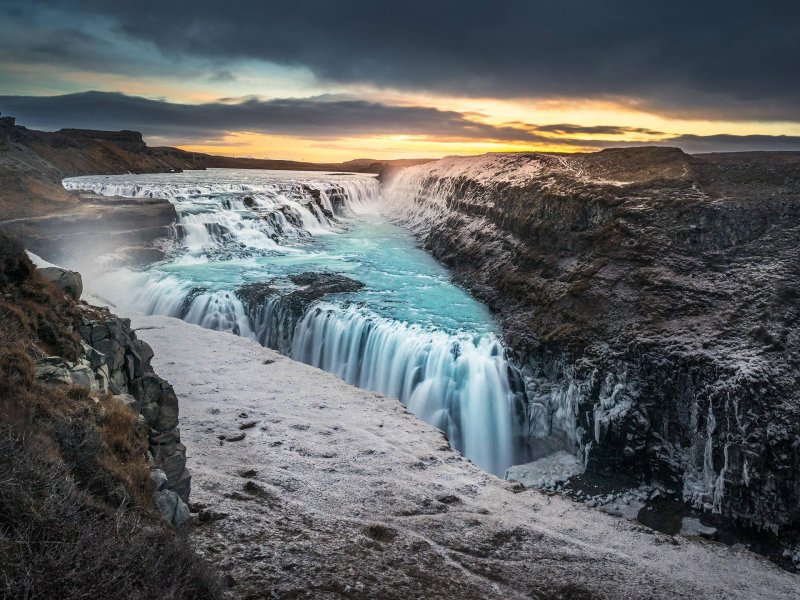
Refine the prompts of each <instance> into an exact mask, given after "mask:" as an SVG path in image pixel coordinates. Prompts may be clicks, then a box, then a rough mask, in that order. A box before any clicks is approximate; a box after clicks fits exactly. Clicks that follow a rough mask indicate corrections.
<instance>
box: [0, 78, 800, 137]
mask: <svg viewBox="0 0 800 600" xmlns="http://www.w3.org/2000/svg"><path fill="white" fill-rule="evenodd" d="M0 111H1V112H2V113H3V114H6V115H14V116H16V117H17V119H18V122H19V123H21V124H24V125H27V126H29V127H32V128H39V129H47V130H55V129H60V128H62V127H84V128H92V129H114V130H117V129H134V130H138V131H142V132H143V133H144V134H145V135H146V136H148V135H149V136H157V137H159V138H161V139H163V138H167V139H169V140H171V143H175V144H180V143H184V144H185V143H192V142H196V141H202V140H212V139H219V138H220V137H221V136H223V135H225V134H227V133H230V132H236V131H239V132H252V133H261V134H267V135H282V136H293V137H300V138H304V137H307V138H314V139H319V138H323V139H324V138H331V139H338V138H352V137H359V136H372V135H381V136H385V135H405V136H415V137H420V138H426V139H434V140H438V141H458V140H464V141H470V140H495V141H501V142H509V143H522V144H537V143H546V144H554V143H558V144H562V145H567V146H569V145H571V146H573V147H575V148H576V149H592V148H606V147H612V146H633V145H641V144H640V143H631V142H624V141H622V142H621V141H610V140H608V139H605V140H604V139H598V138H597V137H596V136H598V135H606V136H610V135H625V134H629V133H638V134H647V135H650V136H660V137H659V140H658V144H659V145H670V146H678V147H681V148H683V149H684V150H686V151H687V152H716V151H736V150H800V137H792V136H766V135H752V136H733V135H714V136H694V135H681V136H668V135H667V134H660V133H659V132H657V131H652V130H649V129H642V128H631V127H622V126H614V125H608V126H593V127H583V126H580V125H572V124H558V125H543V126H539V125H535V124H525V123H515V124H513V125H507V126H497V125H490V124H485V123H478V122H475V121H473V120H471V119H470V118H469V115H465V114H462V113H459V112H455V111H443V110H438V109H435V108H430V107H424V106H392V105H388V104H382V103H376V102H366V101H363V100H351V99H341V98H337V97H324V96H323V97H318V98H302V99H295V98H286V99H274V100H258V99H245V100H241V101H235V100H230V99H226V100H221V101H218V102H212V103H205V104H178V103H174V102H167V101H163V100H152V99H148V98H141V97H138V96H129V95H125V94H120V93H111V92H84V93H79V94H67V95H62V96H0ZM563 134H569V135H571V136H573V137H570V138H563V137H560V136H561V135H563ZM582 135H583V136H593V137H581V136H582Z"/></svg>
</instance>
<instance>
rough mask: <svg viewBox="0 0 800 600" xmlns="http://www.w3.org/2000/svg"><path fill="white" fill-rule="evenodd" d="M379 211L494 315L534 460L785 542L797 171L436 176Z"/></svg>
mask: <svg viewBox="0 0 800 600" xmlns="http://www.w3.org/2000/svg"><path fill="white" fill-rule="evenodd" d="M385 194H386V196H387V198H388V200H387V201H388V204H389V206H390V207H391V208H392V209H393V210H394V211H396V212H395V214H396V216H397V218H398V219H399V220H400V221H401V222H403V223H405V224H406V225H408V226H410V227H411V228H412V229H413V230H414V231H415V232H416V233H417V235H418V236H419V238H420V240H421V242H422V243H423V244H424V246H425V247H426V248H427V249H429V250H430V251H431V252H432V253H433V254H434V255H435V256H436V257H437V258H439V259H440V260H442V261H443V262H444V263H445V264H447V265H448V266H450V267H451V268H452V269H453V271H454V274H455V278H456V279H457V281H459V282H460V283H462V284H463V285H465V286H466V287H467V288H469V289H470V290H471V291H472V292H473V293H475V294H476V295H477V296H478V297H479V298H480V299H482V300H484V301H485V302H487V303H488V304H489V306H490V307H491V308H492V309H494V310H495V311H496V312H497V314H498V316H499V319H500V321H501V324H502V326H503V328H504V331H505V334H506V339H507V341H508V343H509V345H510V346H511V348H513V350H514V351H515V353H516V354H517V358H518V361H519V363H520V364H522V365H524V367H525V368H524V374H525V376H526V381H527V384H528V399H529V407H528V408H529V415H528V417H529V419H530V423H531V425H530V439H531V443H532V445H534V446H535V445H537V444H538V443H540V442H542V443H544V442H545V441H547V440H553V439H560V440H563V447H565V448H566V449H567V450H569V451H571V452H575V453H576V454H577V455H578V456H579V457H581V459H582V460H584V461H585V463H586V466H587V469H588V470H589V472H591V473H595V474H608V475H614V474H619V473H628V474H631V475H633V476H634V477H637V478H644V479H648V480H650V479H653V480H659V481H663V482H665V483H667V484H670V485H673V486H675V487H677V488H678V489H679V490H681V493H682V496H683V497H684V498H685V500H686V501H687V502H689V503H690V504H691V505H692V506H694V507H697V508H699V509H701V510H705V511H707V512H709V513H713V514H715V515H719V516H722V517H724V518H725V519H727V520H728V522H731V523H735V524H738V525H740V526H743V527H746V528H751V529H753V530H761V531H769V532H773V533H779V534H781V535H786V536H789V537H791V535H794V533H796V532H797V531H798V525H799V524H800V512H799V511H800V508H799V507H798V504H797V502H796V498H797V497H798V494H800V379H799V378H798V374H797V364H798V362H799V361H800V332H798V328H797V319H798V316H800V294H798V293H797V290H798V289H800V245H798V243H797V240H798V239H800V157H799V156H798V155H797V154H791V153H752V154H731V155H703V156H689V155H686V154H684V153H682V152H681V151H680V150H677V149H671V148H643V149H619V150H606V151H603V152H599V153H596V154H587V155H571V156H556V155H542V154H516V155H488V156H485V157H471V158H463V159H459V158H452V159H450V158H449V159H444V160H443V161H439V162H437V163H431V164H429V165H423V166H420V167H414V168H411V169H408V170H406V171H405V172H403V173H402V174H400V175H399V176H397V177H396V178H395V179H394V180H393V181H392V182H390V183H389V184H388V187H387V189H386V191H385ZM793 532H794V533H793Z"/></svg>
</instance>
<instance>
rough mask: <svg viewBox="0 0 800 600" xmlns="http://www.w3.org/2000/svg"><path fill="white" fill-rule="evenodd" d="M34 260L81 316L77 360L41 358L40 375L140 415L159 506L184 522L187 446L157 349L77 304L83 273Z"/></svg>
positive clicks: (125, 322)
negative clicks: (157, 368)
mask: <svg viewBox="0 0 800 600" xmlns="http://www.w3.org/2000/svg"><path fill="white" fill-rule="evenodd" d="M4 239H5V240H6V241H7V245H8V246H9V247H11V248H15V247H16V248H19V255H18V256H16V255H14V256H16V259H15V260H17V261H18V262H22V263H27V265H28V266H27V267H26V268H27V269H29V270H31V269H33V268H34V267H33V264H31V263H30V260H29V259H28V258H27V257H25V255H24V253H23V252H22V251H21V247H19V246H16V245H14V244H13V243H12V242H8V240H7V238H4ZM31 257H32V258H33V259H35V260H36V261H37V262H39V263H40V266H39V267H38V268H37V271H38V272H39V274H40V275H42V276H43V277H44V279H45V280H46V281H50V282H51V283H53V284H54V285H55V286H56V287H57V288H58V289H59V290H60V291H61V292H62V293H63V294H65V295H66V296H67V297H68V299H71V300H72V307H73V308H74V310H75V314H76V315H79V316H78V319H79V320H78V322H77V323H76V324H77V327H76V329H77V334H78V335H79V337H80V343H79V350H78V353H77V357H67V358H65V357H62V356H47V357H43V358H40V359H39V360H38V361H37V362H36V364H35V377H36V378H37V379H39V380H42V381H47V382H60V383H65V384H74V385H79V386H81V387H84V388H86V389H87V390H89V391H90V392H92V393H99V394H104V393H108V394H111V395H113V396H114V397H115V398H116V399H118V400H120V401H121V402H123V403H124V404H125V405H127V406H128V407H129V408H130V409H131V410H132V411H133V412H135V413H136V414H137V415H139V418H140V420H141V421H143V422H144V423H145V424H146V425H147V427H148V429H149V432H150V433H149V457H148V458H149V461H150V464H151V468H152V470H153V479H154V480H155V481H156V506H157V507H158V508H159V509H160V510H162V514H163V515H164V517H165V518H166V519H167V520H168V521H170V522H172V523H173V524H175V525H183V524H185V523H186V522H187V521H188V514H189V513H188V508H187V507H186V505H187V503H188V501H189V491H190V486H191V474H190V473H189V470H188V469H187V468H186V447H185V446H184V445H183V444H181V439H180V430H179V429H178V399H177V397H176V396H175V391H174V390H173V389H172V386H171V385H170V384H169V383H168V382H166V381H164V380H163V379H162V378H160V377H159V376H158V375H156V373H155V372H154V371H153V368H152V366H151V365H150V361H151V360H152V358H153V351H152V349H151V348H150V346H149V345H148V344H147V343H145V342H143V341H142V340H139V339H138V338H137V337H136V333H135V332H134V331H132V330H131V327H130V320H129V319H121V318H119V317H117V316H115V315H113V314H112V313H110V312H109V311H108V310H107V309H103V308H97V307H94V306H90V305H88V304H85V303H82V304H78V303H76V302H75V301H76V300H77V299H78V297H79V296H80V275H79V274H78V273H74V272H72V271H68V270H66V269H62V268H61V267H58V266H56V265H51V264H49V263H44V262H43V261H41V259H39V258H38V257H36V256H35V255H31ZM76 286H77V287H76ZM71 327H73V326H71ZM66 335H72V332H71V331H70V332H67V333H66ZM167 508H168V510H167Z"/></svg>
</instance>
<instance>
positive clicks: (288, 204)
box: [64, 170, 528, 475]
mask: <svg viewBox="0 0 800 600" xmlns="http://www.w3.org/2000/svg"><path fill="white" fill-rule="evenodd" d="M64 185H65V187H67V188H68V189H72V190H82V191H91V192H94V193H97V194H102V195H106V196H109V197H115V196H127V197H139V198H166V199H168V200H169V201H170V202H171V203H172V204H173V205H174V206H175V209H176V212H177V215H178V222H177V224H176V225H175V227H174V234H175V240H176V252H175V253H174V255H173V256H172V257H171V261H170V262H169V263H167V264H162V265H158V266H155V267H151V268H150V269H148V270H145V271H139V272H136V271H131V270H125V269H123V270H118V271H114V272H109V273H106V274H105V275H102V276H100V277H99V278H97V279H96V280H94V281H93V282H92V289H93V291H94V292H95V293H97V294H98V295H100V296H101V297H104V298H107V299H108V300H109V301H111V302H112V303H114V304H116V305H118V306H122V307H126V308H130V309H134V310H138V311H141V312H144V313H146V314H162V315H167V316H172V317H176V318H180V319H183V320H185V321H188V322H190V323H194V324H197V325H200V326H202V327H206V328H210V329H215V330H218V331H226V332H230V333H234V334H236V335H241V336H245V337H249V338H251V339H253V340H255V341H257V342H259V343H260V344H262V345H264V346H268V347H270V348H274V349H276V350H278V351H280V352H282V353H284V354H286V355H288V356H290V357H292V358H293V359H295V360H299V361H302V362H305V363H307V364H310V365H313V366H315V367H319V368H321V369H324V370H326V371H329V372H331V373H333V374H335V375H337V376H338V377H340V378H341V379H343V380H344V381H347V382H348V383H351V384H353V385H357V386H359V387H362V388H365V389H370V390H374V391H376V392H379V393H383V394H386V395H388V396H392V397H395V398H398V399H399V400H400V401H401V402H403V403H404V404H405V405H406V406H407V407H408V409H409V410H410V411H412V412H413V413H414V414H416V415H417V416H418V417H420V418H421V419H423V420H425V421H427V422H429V423H431V424H433V425H434V426H436V427H438V428H440V429H441V430H442V431H444V432H445V433H446V435H447V436H448V439H449V441H450V443H451V444H452V446H453V447H454V448H456V449H458V450H460V451H461V452H462V453H463V454H464V455H465V456H466V457H467V458H469V459H471V460H473V461H474V462H475V463H476V464H478V465H479V466H480V467H482V468H484V469H486V470H487V471H490V472H492V473H495V474H498V475H502V474H503V472H504V470H505V469H506V468H507V467H508V466H510V465H512V464H515V463H519V462H524V461H525V460H527V458H528V454H527V446H526V444H525V437H526V430H527V427H528V425H527V422H526V409H525V405H526V390H525V386H524V383H523V381H522V377H521V376H520V374H519V371H518V370H517V369H516V368H515V367H514V366H513V365H512V364H511V363H510V362H509V361H508V360H507V358H506V354H505V349H504V348H503V346H502V344H501V342H500V340H499V338H498V336H497V335H496V334H495V333H494V325H493V324H492V323H491V317H490V315H489V314H488V312H487V311H486V309H485V307H481V306H480V305H478V303H476V302H475V301H474V300H472V299H471V298H469V296H468V295H467V294H465V293H464V292H463V291H461V290H458V289H457V288H455V287H454V286H453V285H452V284H451V283H449V281H448V277H447V274H446V271H444V269H443V268H442V267H441V266H440V265H437V264H436V263H435V262H434V261H432V260H431V259H430V257H429V256H428V255H426V254H425V253H424V252H423V251H421V250H419V249H416V248H415V246H414V244H413V241H412V240H411V239H410V238H409V236H408V235H407V234H405V233H402V232H400V230H396V229H395V230H391V231H389V230H381V231H378V232H376V233H377V235H381V232H382V234H383V235H388V236H390V237H387V238H386V239H385V240H384V241H383V242H380V241H378V242H377V244H376V245H377V247H378V248H380V250H379V251H378V252H379V256H378V257H376V256H374V255H373V254H368V255H364V256H363V257H362V256H360V255H359V256H358V258H356V259H353V258H349V257H351V256H352V255H353V254H356V255H358V253H359V252H362V251H363V249H364V247H365V244H366V245H369V243H370V241H373V239H372V237H371V235H367V236H366V237H364V234H362V237H359V236H355V237H353V238H352V240H353V241H352V244H351V245H350V246H341V245H338V246H337V245H336V243H333V244H331V240H336V239H344V238H345V237H346V236H345V233H346V232H347V231H348V229H347V228H348V227H350V226H351V225H353V224H354V223H353V222H351V221H348V219H349V218H351V217H354V216H357V215H359V214H361V215H367V214H369V213H371V212H372V209H371V206H373V205H374V204H375V201H376V200H377V195H378V183H377V180H376V179H375V178H374V177H370V176H364V175H359V176H355V175H341V174H315V173H302V174H299V173H286V172H283V173H282V172H259V171H256V172H252V171H251V172H245V171H232V170H223V171H219V172H214V171H201V172H190V173H180V174H162V175H128V176H112V177H79V178H72V179H68V180H65V181H64ZM364 218H367V217H362V220H363V219H364ZM385 227H387V226H385ZM369 233H370V234H371V233H373V231H372V230H369ZM391 236H394V237H391ZM398 238H402V240H406V241H404V242H402V243H401V242H398V241H397V240H398ZM326 240H327V241H326ZM323 242H325V243H323ZM386 244H400V246H399V250H397V252H400V253H401V254H399V255H398V254H397V252H396V251H395V247H391V248H388V247H387V245H386ZM403 244H405V245H403ZM387 248H388V249H387ZM372 252H375V249H374V248H372ZM353 260H355V263H352V262H348V261H353ZM375 260H378V261H380V262H377V263H376V262H373V261H375ZM312 261H317V262H312ZM331 261H334V262H335V266H334V268H338V267H339V266H341V267H344V268H345V269H347V268H348V267H349V266H350V265H351V264H355V265H356V267H355V269H356V270H355V271H353V275H354V277H356V278H358V279H364V281H363V282H366V281H368V280H369V272H368V271H367V272H364V271H363V269H365V268H366V269H376V271H375V272H376V273H377V281H376V282H375V287H374V288H370V286H369V285H368V284H367V286H366V287H365V288H364V290H363V291H362V292H350V293H349V294H343V295H339V296H337V295H336V293H335V292H331V293H329V295H327V296H325V297H324V298H323V299H321V300H320V299H319V298H320V296H318V295H317V296H314V295H313V294H312V295H311V296H310V297H311V300H309V301H306V300H303V298H305V297H306V296H304V295H303V294H304V293H305V292H304V291H303V290H305V289H306V288H305V287H304V286H303V285H301V284H295V283H293V281H292V280H291V278H290V277H289V276H290V275H292V274H297V273H298V271H297V268H298V267H295V266H294V265H295V264H301V265H306V264H308V263H309V262H311V263H312V265H313V266H314V267H315V268H317V269H322V270H327V269H328V268H329V265H330V264H331ZM407 261H410V262H407ZM317 265H319V266H317ZM302 268H307V267H305V266H304V267H302ZM251 284H255V285H256V286H257V287H256V288H252V286H251V287H250V288H247V289H250V290H251V295H248V294H247V293H244V292H243V291H242V290H243V289H245V288H243V286H248V285H251ZM258 286H261V287H258ZM240 288H241V289H240ZM252 290H255V291H252ZM407 290H415V291H414V292H409V291H407ZM454 290H455V291H454ZM262 292H263V293H262ZM294 292H298V294H299V295H298V294H295V295H292V294H294ZM331 294H332V295H331ZM414 294H417V295H414ZM436 294H441V299H440V300H439V299H438V298H439V297H438V296H436ZM430 295H433V296H434V297H436V298H437V301H436V302H427V303H426V302H425V297H426V296H430ZM398 307H407V308H406V309H403V310H401V309H400V308H398ZM441 311H450V312H449V313H441ZM440 315H441V316H440ZM409 321H410V322H409Z"/></svg>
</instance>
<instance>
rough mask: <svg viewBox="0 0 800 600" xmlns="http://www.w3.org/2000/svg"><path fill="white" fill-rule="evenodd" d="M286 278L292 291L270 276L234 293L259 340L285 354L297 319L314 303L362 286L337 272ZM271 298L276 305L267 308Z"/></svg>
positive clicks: (302, 274)
mask: <svg viewBox="0 0 800 600" xmlns="http://www.w3.org/2000/svg"><path fill="white" fill-rule="evenodd" d="M289 279H290V281H291V283H292V284H293V285H294V286H297V287H296V288H295V289H292V290H291V291H285V290H281V288H279V287H278V285H277V281H276V280H274V279H272V280H269V281H267V282H261V283H253V284H248V285H245V286H242V287H240V288H239V289H237V290H236V292H235V293H236V295H237V297H239V299H240V300H242V303H243V304H244V305H245V308H246V309H247V312H248V315H249V316H250V319H251V320H252V322H253V324H254V325H255V329H256V331H257V335H258V341H259V343H261V345H263V346H267V347H268V348H273V349H275V350H278V351H280V352H284V353H286V352H288V350H289V348H290V347H291V343H292V339H293V337H294V328H295V326H296V324H297V322H298V321H299V320H300V319H301V318H302V317H303V315H304V314H305V312H306V310H308V308H309V307H310V306H311V305H312V304H313V303H314V302H316V301H318V300H320V299H322V298H324V297H325V296H329V295H333V294H346V293H352V292H357V291H358V290H360V289H361V288H363V287H364V284H363V283H361V282H360V281H356V280H355V279H351V278H349V277H346V276H344V275H340V274H338V273H313V272H307V273H301V274H299V275H292V276H290V278H289ZM273 299H274V302H275V304H273V305H271V306H270V307H269V308H270V309H269V310H266V303H267V302H272V301H273Z"/></svg>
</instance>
